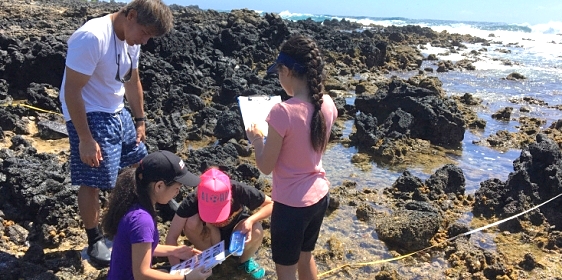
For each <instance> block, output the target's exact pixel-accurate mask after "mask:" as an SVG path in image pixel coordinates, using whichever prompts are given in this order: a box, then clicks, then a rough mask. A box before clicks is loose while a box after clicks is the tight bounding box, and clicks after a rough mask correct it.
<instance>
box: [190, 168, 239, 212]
mask: <svg viewBox="0 0 562 280" xmlns="http://www.w3.org/2000/svg"><path fill="white" fill-rule="evenodd" d="M200 178H201V182H200V183H199V186H197V203H198V207H199V216H200V217H201V220H203V221H204V222H207V223H220V222H224V221H225V220H226V219H228V217H229V216H230V207H231V206H230V204H231V198H232V193H231V189H232V188H231V186H230V178H228V175H226V174H224V173H223V172H222V171H220V170H218V169H216V168H211V169H209V170H207V171H205V173H203V174H201V177H200Z"/></svg>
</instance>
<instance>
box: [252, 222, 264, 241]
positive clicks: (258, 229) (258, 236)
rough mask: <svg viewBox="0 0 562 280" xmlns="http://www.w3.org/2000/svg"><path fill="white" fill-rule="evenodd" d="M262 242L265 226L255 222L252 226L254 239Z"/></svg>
mask: <svg viewBox="0 0 562 280" xmlns="http://www.w3.org/2000/svg"><path fill="white" fill-rule="evenodd" d="M254 240H255V242H258V241H259V242H260V243H261V241H262V240H263V228H262V226H261V224H260V223H255V224H254V226H253V228H252V241H254Z"/></svg>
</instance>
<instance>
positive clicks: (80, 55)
mask: <svg viewBox="0 0 562 280" xmlns="http://www.w3.org/2000/svg"><path fill="white" fill-rule="evenodd" d="M116 51H117V52H116ZM127 52H128V53H129V54H130V55H131V60H129V57H128V56H127ZM117 55H119V56H120V61H119V71H120V72H121V73H119V77H121V78H123V76H125V75H126V74H127V72H128V71H129V69H130V66H131V64H132V65H133V68H135V69H136V68H138V65H139V56H140V45H134V46H129V45H127V43H126V42H125V41H121V40H119V38H118V37H117V36H114V32H113V24H112V22H111V18H110V15H106V16H104V17H99V18H94V19H91V20H89V21H88V22H86V23H85V24H84V25H83V26H82V27H80V28H79V29H78V30H76V31H75V32H74V33H73V34H72V36H70V38H69V39H68V52H67V55H66V66H67V67H69V68H70V69H72V70H74V71H76V72H79V73H82V74H84V75H88V76H90V80H89V81H88V83H87V84H86V85H85V86H84V88H82V99H84V105H85V107H86V113H89V112H106V113H115V112H119V111H120V110H121V109H123V106H124V104H123V96H124V95H125V87H124V86H123V83H121V82H119V81H116V80H115V73H117V64H116V60H117ZM65 83H66V70H65V72H64V76H63V80H62V86H61V89H60V96H59V99H60V101H61V103H62V112H63V114H64V119H65V120H67V121H69V120H70V115H69V114H68V109H67V106H66V102H65V100H64V94H65V92H64V85H65Z"/></svg>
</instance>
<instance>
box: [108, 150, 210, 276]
mask: <svg viewBox="0 0 562 280" xmlns="http://www.w3.org/2000/svg"><path fill="white" fill-rule="evenodd" d="M198 183H199V177H198V176H195V175H194V174H192V173H190V172H188V171H187V168H186V167H185V164H184V162H183V161H182V160H181V159H180V158H179V157H178V156H176V155H175V154H173V153H171V152H168V151H157V152H154V153H151V154H149V155H148V156H146V157H145V158H144V159H142V160H141V162H140V164H139V166H138V167H137V168H136V169H133V168H129V169H126V170H124V171H123V172H122V173H121V174H120V175H119V177H118V178H117V183H116V185H115V189H113V191H112V193H111V195H110V197H109V209H108V211H107V213H106V214H105V216H104V218H103V221H102V225H103V229H104V232H105V233H107V234H108V236H109V238H110V239H113V250H112V252H111V263H110V265H109V273H108V275H107V279H108V280H113V279H115V280H124V279H176V280H180V279H193V280H195V279H206V278H207V277H209V276H210V275H211V271H203V267H200V268H199V269H195V270H193V271H191V272H190V273H189V274H187V275H185V276H182V275H172V274H169V273H167V272H164V271H160V270H157V269H153V268H152V257H168V256H173V257H176V258H179V259H182V260H186V259H189V258H191V257H193V255H195V254H198V253H200V251H198V250H196V249H193V248H190V247H187V246H185V245H182V246H170V245H161V244H158V243H159V234H158V228H157V227H156V210H155V205H156V203H161V204H166V203H168V201H170V200H171V199H173V198H174V197H175V196H176V195H177V194H178V192H179V189H180V187H181V185H182V184H183V185H187V186H196V185H197V184H198Z"/></svg>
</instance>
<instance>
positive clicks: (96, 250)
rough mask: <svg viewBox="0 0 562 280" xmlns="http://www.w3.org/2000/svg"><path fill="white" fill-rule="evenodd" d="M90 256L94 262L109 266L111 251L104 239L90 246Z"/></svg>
mask: <svg viewBox="0 0 562 280" xmlns="http://www.w3.org/2000/svg"><path fill="white" fill-rule="evenodd" d="M88 256H90V260H91V261H92V262H94V263H96V264H98V265H102V266H109V261H110V260H111V252H110V251H109V248H107V245H105V242H104V240H103V239H100V240H98V241H97V242H96V243H94V244H92V245H90V246H88Z"/></svg>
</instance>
